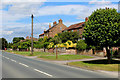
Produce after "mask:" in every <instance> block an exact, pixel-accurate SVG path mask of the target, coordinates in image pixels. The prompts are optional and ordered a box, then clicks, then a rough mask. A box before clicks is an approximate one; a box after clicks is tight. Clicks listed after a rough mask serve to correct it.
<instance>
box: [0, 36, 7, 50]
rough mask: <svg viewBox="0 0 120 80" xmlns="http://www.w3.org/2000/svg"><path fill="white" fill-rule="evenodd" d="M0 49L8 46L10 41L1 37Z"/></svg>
mask: <svg viewBox="0 0 120 80" xmlns="http://www.w3.org/2000/svg"><path fill="white" fill-rule="evenodd" d="M0 44H1V45H0V49H2V50H4V49H5V48H7V46H8V42H7V40H6V39H5V38H0Z"/></svg>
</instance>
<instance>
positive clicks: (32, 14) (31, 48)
mask: <svg viewBox="0 0 120 80" xmlns="http://www.w3.org/2000/svg"><path fill="white" fill-rule="evenodd" d="M31 18H32V33H31V55H33V14H32V16H31Z"/></svg>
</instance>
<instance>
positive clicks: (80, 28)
mask: <svg viewBox="0 0 120 80" xmlns="http://www.w3.org/2000/svg"><path fill="white" fill-rule="evenodd" d="M86 21H88V18H87V17H86V18H85V22H86ZM85 22H81V23H77V24H73V25H70V26H69V27H67V28H66V29H64V30H63V32H65V31H69V32H78V33H79V34H80V35H82V33H83V31H84V26H85ZM81 38H82V36H81Z"/></svg>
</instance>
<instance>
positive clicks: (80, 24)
mask: <svg viewBox="0 0 120 80" xmlns="http://www.w3.org/2000/svg"><path fill="white" fill-rule="evenodd" d="M84 23H85V22H81V23H77V24H73V25H70V26H69V27H67V28H66V29H64V30H63V31H65V30H71V29H76V28H80V27H82V25H83V24H84Z"/></svg>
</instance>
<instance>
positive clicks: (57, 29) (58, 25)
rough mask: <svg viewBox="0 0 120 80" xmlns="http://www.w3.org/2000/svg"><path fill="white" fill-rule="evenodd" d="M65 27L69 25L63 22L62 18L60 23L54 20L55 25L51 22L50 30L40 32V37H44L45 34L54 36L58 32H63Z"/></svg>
mask: <svg viewBox="0 0 120 80" xmlns="http://www.w3.org/2000/svg"><path fill="white" fill-rule="evenodd" d="M65 28H67V27H66V26H65V25H64V24H63V21H62V19H59V20H58V23H57V22H56V21H55V22H53V26H51V24H49V29H48V30H44V33H43V34H40V35H39V38H43V37H44V36H47V37H54V36H55V35H56V34H58V33H62V31H63V30H64V29H65Z"/></svg>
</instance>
